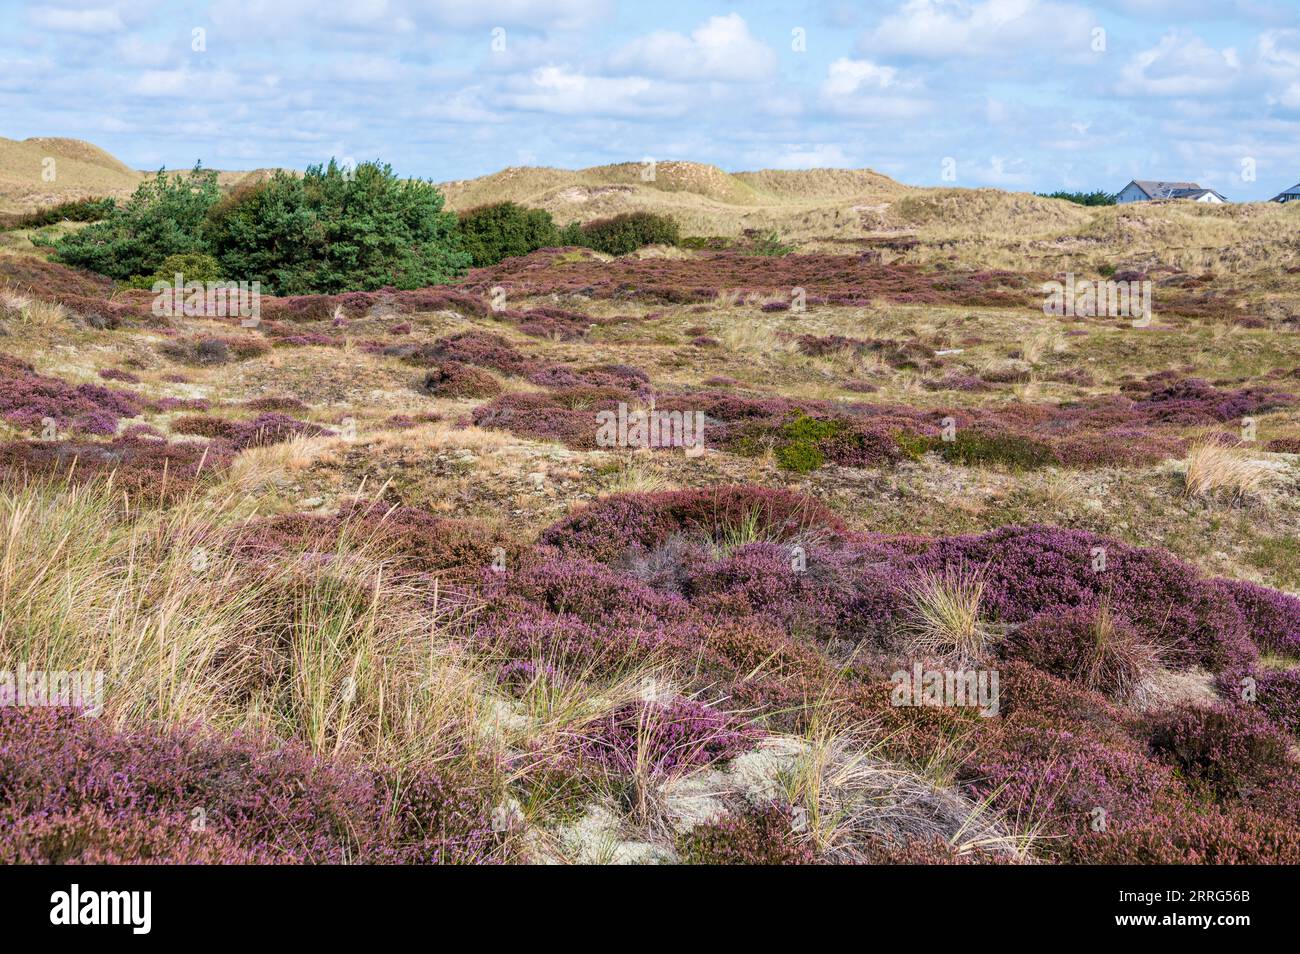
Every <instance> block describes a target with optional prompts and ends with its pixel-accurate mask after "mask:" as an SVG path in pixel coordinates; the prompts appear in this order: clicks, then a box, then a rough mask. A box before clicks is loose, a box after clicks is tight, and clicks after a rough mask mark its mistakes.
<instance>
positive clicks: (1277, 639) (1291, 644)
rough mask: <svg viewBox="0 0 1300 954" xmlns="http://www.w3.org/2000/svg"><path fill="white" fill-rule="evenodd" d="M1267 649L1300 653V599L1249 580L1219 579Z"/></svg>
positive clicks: (1250, 631) (1257, 640)
mask: <svg viewBox="0 0 1300 954" xmlns="http://www.w3.org/2000/svg"><path fill="white" fill-rule="evenodd" d="M1218 582H1219V584H1220V585H1221V586H1222V587H1223V588H1224V589H1225V590H1226V591H1227V593H1228V595H1229V596H1230V598H1231V599H1232V602H1233V603H1234V604H1236V607H1237V609H1238V610H1239V611H1240V612H1241V616H1242V618H1243V619H1244V620H1245V623H1246V632H1247V633H1248V634H1249V636H1250V638H1251V639H1253V640H1254V641H1255V645H1256V646H1258V647H1259V648H1260V649H1261V650H1262V651H1264V652H1271V653H1282V654H1285V655H1288V656H1300V599H1297V598H1296V597H1294V596H1291V595H1289V594H1286V593H1281V592H1279V591H1278V590H1272V589H1269V588H1268V587H1266V586H1260V585H1259V584H1257V583H1251V582H1249V581H1247V580H1219V581H1218Z"/></svg>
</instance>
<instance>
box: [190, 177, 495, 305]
mask: <svg viewBox="0 0 1300 954" xmlns="http://www.w3.org/2000/svg"><path fill="white" fill-rule="evenodd" d="M204 235H205V237H206V238H207V240H208V242H209V244H210V247H211V249H212V251H213V252H214V254H215V255H216V257H217V259H218V260H219V261H220V262H221V266H222V269H223V270H224V271H225V273H226V275H227V276H229V277H236V278H238V279H239V280H241V281H260V282H261V283H262V286H263V288H264V289H268V290H271V291H273V292H274V293H275V294H279V295H304V294H311V293H333V292H341V291H373V290H374V289H377V288H382V287H384V286H392V287H394V288H399V289H410V288H423V287H425V286H427V285H438V284H443V283H445V282H447V281H450V280H451V279H452V278H455V277H456V276H457V275H460V274H461V273H463V272H464V271H465V269H466V268H467V267H468V266H469V264H470V256H469V254H468V253H466V252H463V251H461V250H460V249H459V248H457V238H456V217H455V216H454V215H452V214H451V213H449V212H444V211H443V196H442V193H441V192H440V191H439V190H438V188H437V186H435V185H433V184H432V183H429V182H423V181H419V180H403V179H399V178H398V177H397V176H396V175H395V174H394V173H393V170H392V167H391V166H389V165H387V164H384V163H378V162H367V163H362V164H361V165H359V166H357V168H356V170H355V171H351V172H350V171H348V170H347V169H345V168H344V167H342V166H340V165H338V164H337V163H335V162H334V161H333V160H331V161H330V163H329V165H328V166H311V167H309V168H308V169H307V171H306V173H305V174H304V175H303V176H302V177H301V178H299V177H298V176H295V175H292V174H290V173H287V172H283V171H281V172H277V173H276V174H275V175H274V176H273V177H272V178H271V179H269V180H267V181H266V182H265V183H262V184H260V185H258V186H255V187H253V188H251V189H249V190H246V191H244V192H243V193H241V194H237V195H234V196H232V197H231V199H230V200H229V201H226V202H222V203H221V204H220V205H218V206H217V207H216V208H215V209H213V211H212V215H211V216H210V217H209V220H208V222H207V224H206V226H205V228H204Z"/></svg>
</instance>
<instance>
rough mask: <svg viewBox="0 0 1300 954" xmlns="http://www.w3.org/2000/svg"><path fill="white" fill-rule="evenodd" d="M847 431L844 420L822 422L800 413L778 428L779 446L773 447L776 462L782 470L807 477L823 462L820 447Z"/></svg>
mask: <svg viewBox="0 0 1300 954" xmlns="http://www.w3.org/2000/svg"><path fill="white" fill-rule="evenodd" d="M847 429H848V424H847V423H845V422H844V421H824V420H819V419H817V418H815V417H808V416H807V415H806V414H801V415H799V416H798V417H796V418H795V419H794V420H792V421H789V422H788V423H786V424H785V425H783V426H782V428H781V443H779V444H777V445H776V448H775V454H776V462H777V464H778V465H779V466H780V467H781V469H782V470H792V471H794V472H796V473H800V474H806V473H808V472H809V471H813V470H817V469H818V468H819V467H821V466H822V465H823V464H825V463H826V454H825V452H824V451H823V450H822V448H821V447H820V446H819V445H820V444H821V442H822V441H827V440H831V439H833V438H835V437H838V436H839V435H840V434H843V433H844V431H845V430H847Z"/></svg>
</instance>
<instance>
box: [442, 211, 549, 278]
mask: <svg viewBox="0 0 1300 954" xmlns="http://www.w3.org/2000/svg"><path fill="white" fill-rule="evenodd" d="M459 226H460V241H461V247H462V248H463V249H464V250H465V251H466V252H468V253H469V254H470V257H471V258H472V259H473V264H474V267H475V268H483V267H484V266H487V265H495V264H496V263H497V262H500V261H502V260H503V259H507V258H513V257H515V256H517V255H527V254H528V253H529V252H535V251H537V250H538V249H539V248H547V247H548V246H553V245H558V244H560V233H559V230H558V229H557V228H556V227H555V223H554V222H553V221H552V220H551V215H550V213H549V212H547V211H546V210H545V209H526V208H524V207H523V206H521V205H515V203H513V202H498V203H496V204H495V205H483V206H479V207H478V208H477V209H470V210H469V211H467V212H462V213H461V215H460V223H459Z"/></svg>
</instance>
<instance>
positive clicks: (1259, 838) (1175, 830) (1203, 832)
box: [1063, 805, 1300, 865]
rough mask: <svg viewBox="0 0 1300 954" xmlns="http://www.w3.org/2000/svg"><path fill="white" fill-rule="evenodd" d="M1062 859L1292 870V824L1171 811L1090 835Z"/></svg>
mask: <svg viewBox="0 0 1300 954" xmlns="http://www.w3.org/2000/svg"><path fill="white" fill-rule="evenodd" d="M1063 853H1064V855H1065V859H1066V860H1067V861H1070V862H1074V863H1079V864H1102V865H1161V864H1164V865H1260V864H1277V865H1296V864H1300V834H1298V833H1297V832H1296V829H1295V825H1294V823H1292V822H1290V821H1284V820H1280V819H1276V818H1270V817H1268V816H1264V815H1260V814H1258V813H1255V812H1251V811H1249V810H1238V811H1225V810H1222V809H1218V808H1213V807H1211V808H1201V807H1197V808H1195V809H1191V808H1188V807H1186V806H1183V805H1174V806H1171V807H1168V808H1163V809H1162V810H1160V811H1156V812H1154V813H1152V814H1151V815H1149V816H1148V817H1147V818H1145V819H1142V820H1140V821H1137V822H1135V823H1133V824H1130V825H1126V826H1124V827H1123V828H1122V829H1117V828H1115V827H1107V828H1106V830H1104V831H1099V832H1094V831H1089V832H1087V833H1085V834H1083V835H1080V836H1079V837H1077V838H1075V839H1072V840H1071V842H1070V843H1069V844H1067V845H1065V846H1063Z"/></svg>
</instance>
